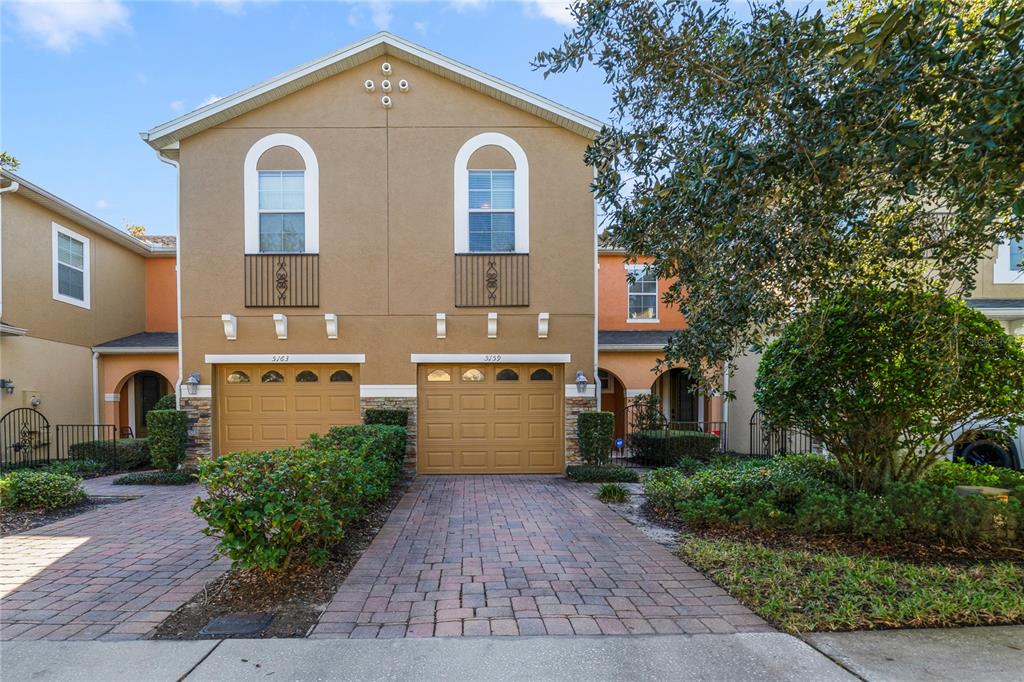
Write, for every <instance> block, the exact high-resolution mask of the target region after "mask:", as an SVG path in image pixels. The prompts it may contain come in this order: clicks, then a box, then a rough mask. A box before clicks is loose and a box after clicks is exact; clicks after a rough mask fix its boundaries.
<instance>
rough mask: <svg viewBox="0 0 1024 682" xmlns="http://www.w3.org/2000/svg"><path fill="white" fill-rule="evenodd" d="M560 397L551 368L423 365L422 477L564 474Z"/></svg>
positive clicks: (558, 379)
mask: <svg viewBox="0 0 1024 682" xmlns="http://www.w3.org/2000/svg"><path fill="white" fill-rule="evenodd" d="M563 392H564V388H563V384H562V368H561V367H560V366H556V365H420V366H419V384H418V388H417V393H418V395H419V420H418V421H419V436H418V438H419V440H418V443H417V454H416V459H417V462H418V468H419V471H420V472H421V473H425V474H482V473H557V472H560V471H562V461H563V456H564V442H563V439H562V422H563V416H562V395H563Z"/></svg>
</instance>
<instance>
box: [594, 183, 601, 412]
mask: <svg viewBox="0 0 1024 682" xmlns="http://www.w3.org/2000/svg"><path fill="white" fill-rule="evenodd" d="M594 181H595V182H596V181H597V168H594ZM597 246H598V241H597V199H596V198H595V199H594V374H593V376H594V405H596V409H597V410H598V411H600V410H601V380H600V379H599V378H598V377H597V365H598V359H597V353H598V352H597V320H598V318H599V316H600V313H601V308H600V305H601V304H600V302H599V301H598V299H597V296H598V286H597V281H598V267H599V265H598V259H597Z"/></svg>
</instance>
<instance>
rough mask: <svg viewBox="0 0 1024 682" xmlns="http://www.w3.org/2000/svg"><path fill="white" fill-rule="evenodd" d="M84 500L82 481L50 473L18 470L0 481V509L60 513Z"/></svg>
mask: <svg viewBox="0 0 1024 682" xmlns="http://www.w3.org/2000/svg"><path fill="white" fill-rule="evenodd" d="M84 499H85V491H84V490H83V489H82V481H81V479H79V478H76V477H75V476H69V475H67V474H58V473H54V472H52V471H42V470H32V469H19V470H17V471H12V472H10V473H7V474H4V475H3V476H2V477H0V507H3V508H5V509H59V508H61V507H68V506H70V505H73V504H78V503H79V502H81V501H83V500H84Z"/></svg>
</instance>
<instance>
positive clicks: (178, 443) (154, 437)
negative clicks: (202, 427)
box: [146, 410, 188, 471]
mask: <svg viewBox="0 0 1024 682" xmlns="http://www.w3.org/2000/svg"><path fill="white" fill-rule="evenodd" d="M146 429H147V430H148V432H149V438H148V440H149V452H150V458H151V459H152V462H153V466H155V467H157V468H159V469H163V470H164V471H174V470H175V469H177V468H178V465H179V464H181V462H182V461H183V460H184V459H185V444H186V442H187V439H188V420H187V418H186V415H185V413H184V412H181V411H180V410H150V411H149V412H148V413H147V414H146Z"/></svg>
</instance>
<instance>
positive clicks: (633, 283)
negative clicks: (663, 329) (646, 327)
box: [626, 265, 658, 322]
mask: <svg viewBox="0 0 1024 682" xmlns="http://www.w3.org/2000/svg"><path fill="white" fill-rule="evenodd" d="M626 272H627V277H626V283H627V285H628V287H629V303H628V306H629V309H628V311H627V315H626V321H627V322H657V321H658V278H657V277H656V276H655V275H654V273H652V272H651V271H650V269H649V268H648V267H646V266H643V265H639V266H629V267H627V268H626Z"/></svg>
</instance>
